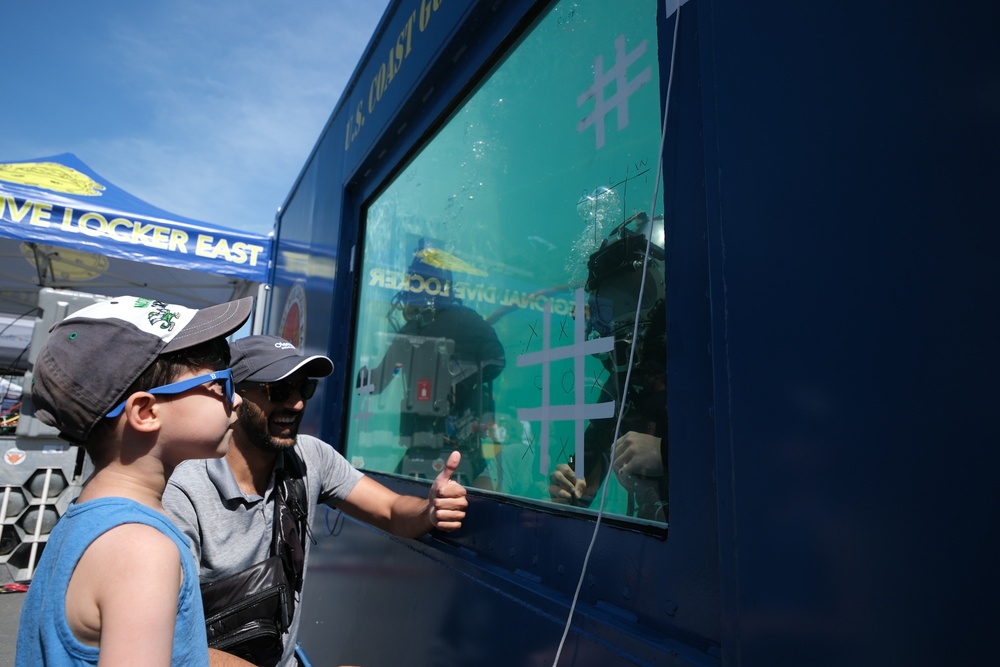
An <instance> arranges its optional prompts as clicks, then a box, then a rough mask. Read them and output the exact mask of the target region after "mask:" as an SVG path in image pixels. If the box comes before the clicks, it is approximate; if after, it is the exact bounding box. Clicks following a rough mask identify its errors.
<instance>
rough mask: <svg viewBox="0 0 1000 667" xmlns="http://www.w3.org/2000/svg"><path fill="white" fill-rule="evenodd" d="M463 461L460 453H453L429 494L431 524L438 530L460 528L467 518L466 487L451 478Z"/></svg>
mask: <svg viewBox="0 0 1000 667" xmlns="http://www.w3.org/2000/svg"><path fill="white" fill-rule="evenodd" d="M461 461H462V455H461V454H460V453H458V452H457V451H456V452H452V453H451V456H449V457H448V461H447V462H446V463H445V465H444V470H442V471H441V472H440V473H439V474H438V476H437V478H436V479H435V480H434V484H432V485H431V491H430V494H429V495H428V496H427V501H428V511H429V512H430V521H431V525H432V526H434V527H435V528H437V529H438V530H444V531H449V532H450V531H453V530H458V529H459V528H461V527H462V520H463V519H465V509H466V508H467V507H468V506H469V501H468V499H467V498H466V497H465V495H466V491H465V487H464V486H462V485H461V484H459V483H458V482H456V481H455V480H453V479H452V478H451V476H452V475H453V474H454V473H455V470H456V469H457V468H458V464H459V463H461Z"/></svg>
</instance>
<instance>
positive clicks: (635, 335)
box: [552, 0, 681, 667]
mask: <svg viewBox="0 0 1000 667" xmlns="http://www.w3.org/2000/svg"><path fill="white" fill-rule="evenodd" d="M669 1H670V0H665V3H667V2H669ZM665 6H666V5H665ZM680 24H681V7H680V3H678V5H677V19H676V20H675V22H674V41H673V45H672V46H671V49H670V73H669V75H668V77H667V95H666V98H665V100H664V104H663V128H662V130H661V131H660V154H659V158H658V159H657V161H656V181H655V183H654V185H653V203H652V205H651V206H650V207H649V228H648V229H647V230H646V254H645V256H644V257H643V260H642V280H641V282H640V283H639V297H638V301H637V303H639V304H641V303H642V296H643V292H644V291H645V289H646V270H647V266H648V265H649V249H650V247H651V245H652V239H653V234H652V228H653V220H654V218H655V217H656V215H655V214H656V198H657V197H658V196H659V190H660V178H661V176H662V171H663V145H664V143H665V142H666V136H667V113H668V111H669V109H670V89H671V87H672V86H673V82H674V59H675V55H676V53H677V30H678V28H679V27H680ZM664 231H665V230H664ZM665 240H666V239H665V237H664V241H665ZM665 246H666V243H664V247H665ZM640 310H641V309H640V308H638V307H637V308H636V309H635V324H634V326H633V330H632V341H633V344H632V345H631V346H630V347H629V355H628V370H627V371H626V372H625V384H624V387H623V392H622V393H621V397H620V398H619V401H618V402H619V406H618V420H617V421H616V422H615V433H614V440H613V441H612V443H611V455H610V456H609V458H608V472H607V473H606V475H605V477H604V485H603V489H602V490H601V504H600V506H599V507H598V509H597V521H596V522H595V523H594V532H593V534H592V535H591V536H590V545H589V546H588V547H587V553H586V555H585V556H584V557H583V568H582V569H581V570H580V579H579V580H578V581H577V582H576V591H575V592H574V593H573V602H572V604H570V607H569V614H568V615H567V617H566V625H565V627H564V628H563V634H562V638H561V639H560V640H559V648H558V649H556V656H555V659H554V660H553V661H552V667H558V665H559V657H560V656H561V655H562V650H563V646H564V645H565V644H566V638H567V637H568V636H569V629H570V626H571V625H572V622H573V615H574V614H575V613H576V603H577V600H579V598H580V589H581V588H583V580H584V577H585V576H586V575H587V566H588V565H589V564H590V554H591V553H592V552H593V550H594V543H595V542H596V541H597V531H598V530H599V529H600V527H601V520H602V519H603V518H604V503H605V500H606V499H607V496H608V486H609V485H610V483H611V473H612V470H613V468H612V463H613V462H614V460H615V450H616V449H617V447H618V433H619V431H620V429H621V425H622V417H623V416H624V415H625V402H626V401H625V392H627V391H628V387H629V386H630V384H629V383H630V381H631V378H632V361H633V359H634V358H635V347H636V346H635V342H636V341H638V340H639V313H640Z"/></svg>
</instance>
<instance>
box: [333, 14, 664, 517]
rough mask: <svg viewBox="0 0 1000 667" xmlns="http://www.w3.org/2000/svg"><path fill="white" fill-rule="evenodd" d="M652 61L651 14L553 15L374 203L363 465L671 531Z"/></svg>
mask: <svg viewBox="0 0 1000 667" xmlns="http://www.w3.org/2000/svg"><path fill="white" fill-rule="evenodd" d="M657 58H658V54H657V41H656V4H655V3H654V2H652V0H620V1H619V2H614V3H609V2H604V1H603V0H574V1H573V2H558V3H554V4H553V6H552V7H551V8H550V9H549V11H547V12H546V13H545V14H544V15H543V16H542V17H541V18H540V19H539V20H537V21H536V23H535V24H534V25H533V26H532V28H531V29H530V30H529V31H528V32H527V33H526V34H525V35H524V36H523V38H522V39H521V40H520V41H519V42H518V43H517V44H516V45H515V46H514V47H513V48H512V50H511V51H510V52H509V53H508V54H507V55H506V56H505V58H504V59H503V60H502V61H501V62H500V63H499V64H498V65H497V66H496V67H495V68H494V69H493V70H492V72H491V73H490V74H489V75H488V76H487V77H486V78H485V79H484V80H483V82H482V83H481V85H480V86H479V87H478V88H477V89H476V91H475V92H474V93H473V94H472V95H471V96H470V97H469V98H468V99H467V100H466V101H465V103H464V104H463V105H462V106H460V107H459V109H458V110H457V111H456V112H455V113H454V115H453V116H451V117H450V118H449V120H448V121H447V122H446V123H445V124H444V125H443V126H442V127H441V128H440V130H439V131H438V132H437V133H436V134H435V135H434V136H433V137H432V138H431V139H430V140H429V141H428V142H427V143H426V145H425V146H424V147H423V148H422V150H421V151H420V152H419V154H417V155H416V156H415V157H414V158H413V160H412V161H411V162H410V163H409V164H408V165H407V166H406V167H405V168H404V169H403V170H402V171H401V172H400V173H399V174H398V176H397V177H396V178H395V179H394V180H393V181H392V182H391V183H389V184H388V186H387V187H386V188H385V189H384V190H383V191H382V192H381V194H380V195H379V196H378V197H377V198H376V199H375V200H374V201H373V202H372V203H371V204H370V206H369V207H368V209H367V214H366V215H367V218H366V226H365V233H364V239H363V262H362V265H361V267H360V276H361V288H360V289H361V292H360V298H359V303H360V306H359V315H358V318H359V319H358V323H357V324H358V325H357V328H356V335H357V338H356V340H355V341H354V350H355V355H354V368H353V369H352V371H353V373H354V376H355V377H356V378H357V382H356V389H355V391H354V393H353V395H352V396H351V403H350V413H349V414H350V423H349V427H348V440H347V455H348V458H349V459H350V460H351V461H352V462H353V463H354V464H355V465H357V466H359V467H363V468H366V469H368V470H372V471H380V472H385V473H391V474H393V473H394V474H399V475H408V476H416V477H423V478H428V479H432V478H433V477H434V476H435V475H436V474H437V473H438V471H440V470H441V468H442V467H443V465H444V460H445V459H446V458H447V457H448V454H449V453H450V452H451V451H452V450H455V449H457V450H458V451H460V452H461V453H462V463H461V466H460V467H459V469H458V473H457V474H458V477H459V478H460V481H462V482H463V483H464V484H466V485H467V486H469V487H473V488H480V489H486V490H489V491H492V492H496V493H500V494H505V495H508V496H515V497H517V498H519V499H523V500H527V501H532V502H538V503H540V504H546V505H548V506H549V508H550V509H565V510H566V511H583V512H588V511H594V510H596V509H597V508H598V506H599V505H600V503H601V502H602V496H604V489H603V482H604V480H605V479H608V480H609V482H608V488H607V491H606V497H604V498H603V499H604V503H605V505H604V506H605V511H606V512H607V513H609V514H614V515H617V516H620V517H632V518H634V520H635V521H636V522H652V523H655V524H659V525H662V524H665V523H666V521H667V519H668V504H667V446H666V439H667V414H666V413H667V387H666V379H667V378H666V331H665V328H666V327H665V321H666V316H665V308H664V301H665V298H666V294H665V285H664V265H663V259H664V233H663V224H662V218H661V217H660V215H659V212H660V211H662V209H663V207H662V202H659V201H658V202H655V203H654V201H653V198H654V197H655V196H656V194H655V193H657V192H660V189H659V188H657V187H656V183H655V181H656V175H657V164H656V163H657V159H658V152H659V147H660V90H659V87H658V82H659V81H660V76H659V72H658V62H657ZM650 214H652V219H651V215H650ZM647 241H648V242H649V243H648V244H647ZM647 255H648V261H645V262H644V258H646V257H647ZM640 289H641V295H640ZM630 365H631V373H630V374H628V371H629V368H630ZM627 375H628V377H627V378H626V376H627ZM626 380H627V386H628V389H627V390H626V389H625V387H626ZM622 409H624V414H623V415H622V416H621V422H620V427H619V425H618V423H619V411H620V410H622ZM616 430H617V432H618V436H619V438H618V440H617V443H618V444H617V448H616V451H617V454H616V457H615V460H614V461H611V458H610V457H611V452H612V448H613V446H615V442H616V440H615V434H616ZM609 463H610V469H611V470H610V476H608V472H609ZM574 481H575V483H574ZM571 508H580V509H571Z"/></svg>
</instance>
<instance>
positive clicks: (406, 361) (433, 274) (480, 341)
mask: <svg viewBox="0 0 1000 667" xmlns="http://www.w3.org/2000/svg"><path fill="white" fill-rule="evenodd" d="M448 259H450V260H451V261H453V262H460V261H461V260H458V259H457V258H454V257H452V256H451V255H448V254H447V253H444V252H443V251H441V250H439V249H437V248H434V247H433V246H432V245H431V244H429V243H427V242H426V241H425V240H424V239H421V240H420V242H419V243H418V246H417V250H416V251H415V252H414V253H413V261H412V262H411V263H410V266H409V269H407V276H408V278H407V285H406V287H405V288H404V289H402V290H401V291H399V292H398V293H397V294H396V295H395V296H394V297H393V299H392V304H391V309H390V311H389V316H388V319H389V321H390V322H391V323H392V325H393V327H394V328H395V330H396V332H395V336H394V337H393V339H392V342H391V343H390V344H389V349H388V350H386V353H385V356H383V358H382V361H381V362H379V363H378V365H376V366H375V367H374V368H372V369H367V368H363V369H362V370H361V373H360V374H359V377H358V386H359V387H361V386H364V384H365V383H368V384H369V388H370V391H371V393H373V394H378V393H381V392H382V391H383V390H384V389H385V388H386V387H387V386H388V385H389V383H390V382H392V381H393V380H394V379H395V378H396V376H397V375H399V374H400V371H402V375H403V378H404V381H405V382H406V383H407V385H408V387H407V389H406V390H405V392H406V393H405V396H406V398H405V399H404V401H403V403H402V405H401V406H400V413H399V435H400V441H401V444H403V445H405V446H406V453H405V454H404V456H403V459H402V460H401V461H400V462H399V466H398V467H397V468H396V472H397V473H401V474H404V475H410V476H414V477H423V478H431V477H433V476H434V474H435V473H434V471H435V470H440V469H441V463H442V461H443V457H444V456H446V455H447V454H448V453H449V452H451V451H452V450H457V451H459V452H460V453H461V455H462V462H461V466H460V467H459V469H458V471H457V472H456V474H455V478H456V479H458V480H459V481H462V482H464V483H465V484H468V485H470V486H475V487H478V488H484V489H490V490H492V489H493V483H492V480H491V479H490V476H489V474H488V472H487V465H486V464H487V461H486V459H485V457H484V456H483V443H484V442H487V441H489V440H493V442H496V429H495V419H496V417H495V414H494V413H495V409H496V404H495V400H494V398H493V381H494V380H495V379H496V378H497V377H498V376H499V375H500V373H501V372H502V371H503V369H504V366H505V365H506V355H505V353H504V349H503V345H501V344H500V340H499V338H498V337H497V334H496V331H494V330H493V327H492V326H491V325H490V324H489V323H488V322H487V321H486V320H484V319H483V317H482V316H481V315H480V314H479V313H477V312H476V311H475V310H473V309H472V308H469V307H468V306H466V305H464V304H463V303H462V301H461V299H459V298H457V297H455V296H454V282H453V280H452V271H451V269H448V268H443V267H444V266H447V261H445V260H448ZM432 262H433V263H432ZM398 315H402V319H403V323H402V325H400V324H399V320H398ZM445 367H446V368H447V371H446V372H445V373H441V372H440V370H441V369H442V368H445ZM442 375H443V376H445V377H448V378H449V380H450V383H449V384H448V386H447V387H444V386H443V384H444V383H437V384H439V385H442V386H437V387H435V388H431V387H430V383H428V384H427V385H425V387H426V391H428V392H429V393H430V394H431V396H428V397H421V396H420V395H419V394H420V391H421V389H420V383H421V382H422V381H424V380H423V379H424V378H437V377H439V376H442ZM441 390H444V391H445V392H447V394H446V396H443V395H442V396H438V395H435V394H436V391H441ZM438 399H442V400H438ZM497 444H499V443H497Z"/></svg>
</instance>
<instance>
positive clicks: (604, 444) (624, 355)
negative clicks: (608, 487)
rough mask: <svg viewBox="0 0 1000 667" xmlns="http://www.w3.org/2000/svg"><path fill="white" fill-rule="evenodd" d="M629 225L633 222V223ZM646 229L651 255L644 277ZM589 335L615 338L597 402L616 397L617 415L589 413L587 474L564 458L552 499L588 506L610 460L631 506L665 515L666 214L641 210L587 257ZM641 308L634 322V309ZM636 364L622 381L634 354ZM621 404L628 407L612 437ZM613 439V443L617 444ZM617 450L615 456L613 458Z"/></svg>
mask: <svg viewBox="0 0 1000 667" xmlns="http://www.w3.org/2000/svg"><path fill="white" fill-rule="evenodd" d="M630 227H631V229H630ZM647 235H650V236H651V237H652V238H651V239H650V255H649V262H648V266H647V269H646V273H645V288H644V290H643V295H642V302H641V303H639V288H640V286H641V285H642V281H643V258H644V257H645V254H646V245H647V244H646V240H647ZM585 289H586V291H587V293H588V301H587V307H588V311H589V312H588V313H587V314H586V317H587V330H588V336H589V337H591V338H596V337H614V340H615V343H614V348H613V349H612V350H610V351H609V352H607V353H604V354H601V355H598V356H599V357H600V359H601V363H602V365H603V366H604V369H605V370H606V371H607V373H608V377H607V379H606V380H605V381H604V382H603V384H602V385H601V389H600V398H599V399H598V402H610V401H613V402H614V403H615V415H614V416H612V417H609V418H606V419H592V420H591V421H590V423H589V424H588V425H587V428H586V430H585V432H584V462H583V472H584V478H583V479H577V477H576V474H575V470H574V468H575V462H574V461H573V460H572V458H571V460H570V461H569V463H568V464H567V463H560V464H558V465H557V466H556V468H555V470H553V471H552V473H551V475H550V477H549V495H550V497H551V499H552V500H553V501H555V502H560V503H568V504H572V505H578V506H582V507H589V506H590V505H591V504H592V502H593V500H594V497H595V496H596V495H597V493H598V490H599V489H600V486H601V482H602V481H603V480H604V478H605V477H606V475H607V472H608V466H609V465H611V467H612V468H613V470H614V472H615V476H616V478H617V480H618V483H619V484H620V485H621V486H622V488H623V489H625V491H627V494H628V496H627V508H626V513H627V514H628V515H629V516H635V517H638V518H641V519H651V520H655V521H662V522H666V521H667V517H668V504H667V482H668V478H667V355H666V351H667V345H666V301H665V299H666V290H665V276H664V229H663V218H662V217H660V216H657V217H656V218H654V219H653V221H652V222H650V220H649V217H648V216H647V215H646V214H645V213H641V212H640V213H637V214H635V215H633V216H632V217H630V218H628V219H627V220H625V221H624V222H622V223H621V224H620V225H618V226H617V227H615V228H614V229H613V230H612V231H611V232H610V233H609V235H608V237H607V238H606V239H604V240H603V241H602V243H601V246H600V248H599V249H598V250H596V251H595V252H594V253H593V254H591V255H590V257H589V259H588V261H587V282H586V285H585ZM637 311H638V314H639V323H638V329H636V327H635V324H636V321H635V318H636V312H637ZM633 347H634V348H635V351H634V358H633V360H632V363H633V369H632V374H631V377H630V379H629V383H628V386H627V387H626V386H625V379H626V374H627V371H628V364H629V355H630V352H631V351H632V348H633ZM618 410H624V415H623V417H622V423H621V428H620V433H621V434H622V435H621V436H620V437H619V438H618V440H617V442H616V441H615V439H614V438H615V426H616V422H617V414H618ZM612 445H614V447H612ZM612 451H613V452H614V461H611V460H610V459H611V455H612Z"/></svg>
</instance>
